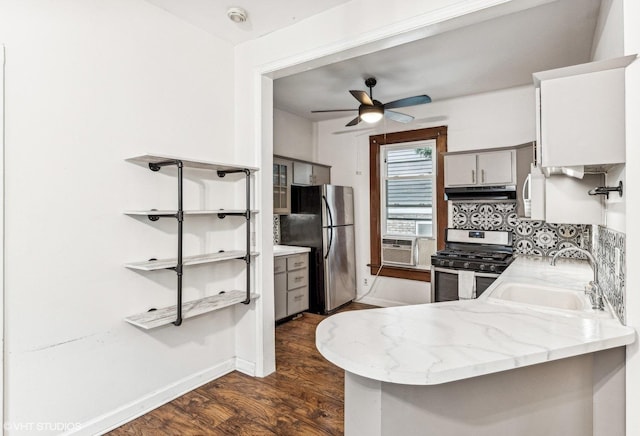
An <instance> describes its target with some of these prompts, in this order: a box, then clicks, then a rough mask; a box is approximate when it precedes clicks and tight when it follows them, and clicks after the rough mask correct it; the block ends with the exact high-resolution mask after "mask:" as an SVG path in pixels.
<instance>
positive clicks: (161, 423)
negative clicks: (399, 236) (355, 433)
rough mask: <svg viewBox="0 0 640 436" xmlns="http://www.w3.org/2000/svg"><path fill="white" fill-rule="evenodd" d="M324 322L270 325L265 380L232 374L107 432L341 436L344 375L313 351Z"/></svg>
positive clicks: (307, 317)
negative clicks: (271, 351) (271, 361)
mask: <svg viewBox="0 0 640 436" xmlns="http://www.w3.org/2000/svg"><path fill="white" fill-rule="evenodd" d="M371 307H373V306H368V305H365V304H360V303H351V304H350V305H349V306H347V307H346V308H345V309H344V310H359V309H368V308H371ZM324 318H325V317H324V316H322V315H314V314H309V313H305V314H303V316H301V317H300V318H297V319H294V320H291V321H288V322H285V323H283V324H280V325H279V326H277V327H276V372H275V373H273V374H271V375H269V376H268V377H265V378H257V377H249V376H247V375H244V374H242V373H239V372H237V371H234V372H232V373H230V374H228V375H225V376H224V377H221V378H219V379H217V380H214V381H212V382H210V383H207V384H206V385H204V386H202V387H200V388H198V389H196V390H194V391H191V392H189V393H187V394H185V395H183V396H182V397H179V398H177V399H175V400H173V401H172V402H170V403H168V404H165V405H164V406H161V407H159V408H157V409H155V410H153V411H151V412H149V413H148V414H146V415H144V416H141V417H140V418H138V419H136V420H134V421H131V422H129V423H127V424H125V425H123V426H122V427H119V428H117V429H116V430H114V431H112V432H111V433H109V434H110V435H113V436H122V435H144V436H148V435H247V436H249V435H250V436H258V435H342V434H343V433H344V429H343V422H344V419H343V410H344V372H343V371H342V370H341V369H340V368H338V367H336V366H334V365H333V364H331V363H329V362H328V361H327V360H325V359H324V358H323V357H322V356H321V355H320V353H318V351H317V350H316V347H315V330H316V326H317V325H318V323H319V322H320V321H322V320H323V319H324Z"/></svg>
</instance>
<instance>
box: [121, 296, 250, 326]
mask: <svg viewBox="0 0 640 436" xmlns="http://www.w3.org/2000/svg"><path fill="white" fill-rule="evenodd" d="M246 297H247V293H246V292H245V291H227V292H224V293H223V294H218V295H212V296H210V297H205V298H201V299H199V300H194V301H188V302H186V303H182V319H188V318H193V317H194V316H198V315H202V314H204V313H208V312H213V311H215V310H220V309H224V308H225V307H229V306H233V305H235V304H238V303H241V302H243V301H244V300H245V299H246ZM256 298H258V295H257V294H251V300H252V301H253V300H254V299H256ZM176 307H177V306H175V305H174V306H169V307H163V308H161V309H157V310H154V311H152V312H144V313H139V314H137V315H132V316H129V317H127V318H125V321H127V322H128V323H130V324H133V325H135V326H136V327H140V328H142V329H145V330H149V329H152V328H155V327H160V326H163V325H167V324H171V323H172V322H174V321H175V320H176V312H177V311H176Z"/></svg>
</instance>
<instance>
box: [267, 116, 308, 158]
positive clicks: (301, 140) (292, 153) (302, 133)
mask: <svg viewBox="0 0 640 436" xmlns="http://www.w3.org/2000/svg"><path fill="white" fill-rule="evenodd" d="M314 139H315V137H314V133H313V123H312V122H311V120H309V119H307V118H303V117H300V116H298V115H294V114H292V113H290V112H286V111H283V110H280V109H274V110H273V154H279V155H281V156H288V157H294V158H297V159H302V160H308V161H313V160H314V159H315V155H314Z"/></svg>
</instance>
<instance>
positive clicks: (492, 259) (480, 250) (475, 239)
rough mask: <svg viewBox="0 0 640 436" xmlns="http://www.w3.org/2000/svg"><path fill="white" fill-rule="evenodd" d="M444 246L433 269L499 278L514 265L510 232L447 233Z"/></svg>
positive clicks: (454, 230)
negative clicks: (489, 275)
mask: <svg viewBox="0 0 640 436" xmlns="http://www.w3.org/2000/svg"><path fill="white" fill-rule="evenodd" d="M445 242H446V245H445V249H444V250H440V251H438V252H437V253H435V254H434V255H433V256H431V264H432V265H433V266H434V267H443V268H450V269H460V270H467V271H475V272H487V273H495V274H500V273H501V272H503V271H504V270H505V269H506V268H507V267H508V266H509V264H510V263H511V262H512V261H513V244H512V235H511V232H507V231H489V230H486V231H485V230H459V229H446V236H445Z"/></svg>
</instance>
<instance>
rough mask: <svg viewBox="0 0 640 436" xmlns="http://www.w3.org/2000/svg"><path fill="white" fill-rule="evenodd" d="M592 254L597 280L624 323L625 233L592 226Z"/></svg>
mask: <svg viewBox="0 0 640 436" xmlns="http://www.w3.org/2000/svg"><path fill="white" fill-rule="evenodd" d="M593 240H594V249H595V250H594V255H595V257H596V261H597V262H598V282H600V287H601V288H602V292H603V294H604V295H605V296H606V297H607V300H608V301H609V304H611V307H612V308H613V310H614V312H615V313H616V315H618V318H619V319H620V322H622V323H623V324H624V323H625V315H626V309H625V288H626V287H625V271H626V263H625V234H624V233H620V232H616V231H614V230H611V229H608V228H606V227H602V226H597V227H595V228H594V238H593Z"/></svg>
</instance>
